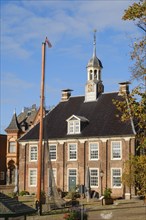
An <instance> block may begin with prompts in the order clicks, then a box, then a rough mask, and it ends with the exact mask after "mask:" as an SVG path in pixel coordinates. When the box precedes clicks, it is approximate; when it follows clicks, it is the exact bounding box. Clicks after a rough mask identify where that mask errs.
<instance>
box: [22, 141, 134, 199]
mask: <svg viewBox="0 0 146 220" xmlns="http://www.w3.org/2000/svg"><path fill="white" fill-rule="evenodd" d="M112 141H120V143H121V151H122V152H121V158H120V159H118V160H115V159H114V160H113V159H112V152H111V142H112ZM69 143H74V144H76V146H77V158H76V160H69V159H68V154H69V152H68V144H69ZM89 143H98V144H99V145H98V146H99V149H98V150H99V154H98V159H97V160H90V152H89ZM50 144H55V145H56V146H57V148H56V149H57V150H56V153H57V155H56V160H55V161H53V160H52V161H51V162H50V161H49V147H48V146H47V145H45V147H44V148H43V149H44V152H43V154H42V155H44V156H43V167H42V190H45V192H46V193H48V190H49V172H48V170H49V168H51V169H52V170H53V169H54V168H55V169H56V177H55V178H56V188H59V189H61V190H62V191H68V190H69V173H68V172H69V169H76V177H75V178H76V185H85V184H86V169H87V167H89V169H97V170H98V186H96V187H92V186H91V190H95V191H96V192H98V193H99V195H101V190H102V191H103V190H104V188H105V187H109V188H112V196H116V197H123V196H124V194H125V193H126V192H129V190H130V189H128V188H125V187H124V186H123V185H122V184H121V186H120V187H114V186H113V185H112V169H114V168H116V169H121V175H122V169H123V163H124V161H125V160H127V159H128V157H129V153H132V154H134V153H135V139H134V138H133V137H119V138H101V139H100V138H95V139H93V138H92V139H74V140H65V141H63V140H57V141H56V142H55V141H51V143H49V144H48V145H50ZM33 145H37V142H36V143H34V142H33V143H31V142H29V144H24V143H23V144H22V145H21V146H20V157H19V161H21V162H20V165H19V171H20V172H19V190H20V191H22V190H27V191H29V192H30V193H36V186H34V187H33V186H30V184H29V181H30V174H29V169H32V168H36V169H37V164H38V163H37V161H36V162H31V161H30V146H33ZM101 170H102V171H103V172H104V173H103V178H102V180H103V181H102V186H101V177H100V171H101ZM133 193H134V192H133Z"/></svg>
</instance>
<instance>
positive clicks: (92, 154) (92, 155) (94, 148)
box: [90, 143, 98, 159]
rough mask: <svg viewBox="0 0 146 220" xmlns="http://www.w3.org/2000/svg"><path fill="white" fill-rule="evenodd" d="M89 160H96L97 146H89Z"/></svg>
mask: <svg viewBox="0 0 146 220" xmlns="http://www.w3.org/2000/svg"><path fill="white" fill-rule="evenodd" d="M90 159H98V144H97V143H91V144H90Z"/></svg>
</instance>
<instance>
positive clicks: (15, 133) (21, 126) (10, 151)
mask: <svg viewBox="0 0 146 220" xmlns="http://www.w3.org/2000/svg"><path fill="white" fill-rule="evenodd" d="M44 114H45V110H44ZM39 117H40V111H39V109H38V108H37V107H36V105H35V104H34V105H32V106H31V107H29V108H26V107H24V109H23V110H22V112H21V113H20V114H19V115H18V116H17V114H16V112H14V114H13V116H12V119H11V122H10V124H9V125H8V127H7V128H6V129H5V131H6V133H7V143H6V146H7V148H6V156H5V160H6V179H7V180H6V181H7V185H15V184H16V174H17V170H18V169H19V162H21V161H19V143H18V139H19V138H20V137H21V136H22V135H24V134H25V133H26V132H27V131H28V130H29V129H31V128H32V127H33V126H34V125H35V124H37V123H38V121H39Z"/></svg>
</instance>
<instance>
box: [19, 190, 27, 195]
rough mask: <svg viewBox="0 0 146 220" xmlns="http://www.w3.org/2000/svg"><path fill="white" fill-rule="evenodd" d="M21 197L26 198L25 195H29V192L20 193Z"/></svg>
mask: <svg viewBox="0 0 146 220" xmlns="http://www.w3.org/2000/svg"><path fill="white" fill-rule="evenodd" d="M19 195H20V196H25V195H29V192H28V191H26V190H23V191H21V192H20V193H19Z"/></svg>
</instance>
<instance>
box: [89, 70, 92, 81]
mask: <svg viewBox="0 0 146 220" xmlns="http://www.w3.org/2000/svg"><path fill="white" fill-rule="evenodd" d="M89 80H92V70H90V73H89Z"/></svg>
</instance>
